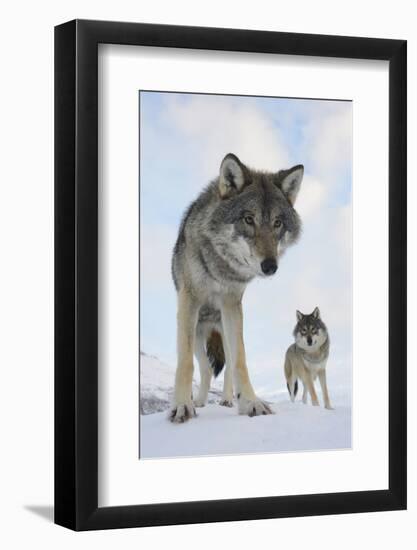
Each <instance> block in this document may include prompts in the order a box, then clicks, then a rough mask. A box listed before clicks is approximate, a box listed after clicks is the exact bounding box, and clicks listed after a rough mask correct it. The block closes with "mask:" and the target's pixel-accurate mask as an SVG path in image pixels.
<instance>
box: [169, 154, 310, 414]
mask: <svg viewBox="0 0 417 550" xmlns="http://www.w3.org/2000/svg"><path fill="white" fill-rule="evenodd" d="M303 174H304V167H303V166H302V165H300V164H299V165H296V166H293V167H292V168H290V169H287V170H281V171H279V172H276V173H272V172H264V171H257V170H253V169H250V168H248V167H247V166H246V165H245V164H243V163H242V162H241V161H240V159H239V158H238V157H237V156H236V155H234V154H233V153H229V154H227V155H226V156H225V157H224V159H223V160H222V162H221V164H220V171H219V175H218V177H217V178H215V179H214V180H213V181H212V182H211V183H210V184H209V185H208V186H207V187H206V188H205V189H204V190H203V191H202V192H201V194H200V195H199V196H198V197H197V199H196V200H195V201H194V202H193V203H192V204H191V205H190V206H189V208H188V209H187V210H186V212H185V214H184V216H183V219H182V222H181V225H180V229H179V234H178V238H177V241H176V244H175V248H174V252H173V256H172V276H173V280H174V284H175V288H176V290H177V294H178V309H177V354H178V362H177V369H176V374H175V389H174V396H173V402H172V407H171V409H170V419H171V420H172V421H173V422H184V421H185V420H188V419H189V418H192V417H193V416H196V412H195V406H202V405H204V404H205V402H206V400H207V394H208V390H209V387H210V381H211V377H212V375H213V374H215V375H217V374H219V372H220V371H221V370H222V369H223V367H224V365H225V364H226V371H225V380H224V389H223V395H222V401H221V404H223V405H226V406H232V405H233V388H234V389H235V395H236V397H237V402H238V412H239V414H247V415H249V416H255V415H260V414H271V413H272V410H271V408H270V407H269V406H268V404H267V403H265V402H263V401H262V400H260V399H259V398H258V397H257V396H256V395H255V392H254V390H253V387H252V384H251V382H250V379H249V374H248V368H247V365H246V358H245V348H244V342H243V313H242V297H243V293H244V291H245V288H246V286H247V285H248V284H249V283H250V281H252V279H254V277H257V276H259V277H271V276H272V275H274V273H275V272H276V271H277V269H278V261H279V259H280V257H281V256H282V255H283V253H284V251H285V250H286V249H287V248H288V247H289V246H290V245H292V244H293V243H295V242H296V241H297V239H298V237H299V235H300V231H301V220H300V218H299V216H298V214H297V212H296V210H295V209H294V203H295V200H296V198H297V194H298V192H299V189H300V185H301V181H302V178H303ZM194 354H195V356H196V358H197V360H198V362H199V366H200V375H201V384H200V389H199V394H198V396H197V397H196V399H195V401H194V402H193V398H192V394H191V390H192V378H193V369H194V366H193V356H194Z"/></svg>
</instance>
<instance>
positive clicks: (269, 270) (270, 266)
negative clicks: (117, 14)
mask: <svg viewBox="0 0 417 550" xmlns="http://www.w3.org/2000/svg"><path fill="white" fill-rule="evenodd" d="M261 269H262V272H263V273H265V275H273V274H274V273H275V271H276V270H277V269H278V266H277V261H276V260H274V258H267V259H266V260H264V261H263V262H261Z"/></svg>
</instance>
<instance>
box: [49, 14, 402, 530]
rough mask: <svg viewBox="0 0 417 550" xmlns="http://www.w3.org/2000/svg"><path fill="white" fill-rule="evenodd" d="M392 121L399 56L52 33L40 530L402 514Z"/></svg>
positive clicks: (398, 163)
mask: <svg viewBox="0 0 417 550" xmlns="http://www.w3.org/2000/svg"><path fill="white" fill-rule="evenodd" d="M406 112H407V108H406V42H405V41H404V40H386V39H377V38H356V37H340V36H320V35H306V34H288V33H280V32H264V31H248V30H237V29H218V28H196V27H177V26H164V25H149V24H142V23H140V24H139V23H116V22H104V21H80V20H76V21H70V22H68V23H65V24H63V25H60V26H58V27H56V29H55V270H56V271H55V293H56V294H55V304H56V310H55V522H56V523H57V524H60V525H63V526H65V527H68V528H71V529H74V530H91V529H107V528H123V527H140V526H152V525H169V524H179V523H199V522H215V521H236V520H248V519H261V518H278V517H289V516H307V515H323V514H340V513H354V512H370V511H382V510H401V509H405V508H406V430H407V425H406V405H407V404H406V395H407V394H406ZM341 473H342V475H341Z"/></svg>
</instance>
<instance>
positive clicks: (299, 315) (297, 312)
mask: <svg viewBox="0 0 417 550" xmlns="http://www.w3.org/2000/svg"><path fill="white" fill-rule="evenodd" d="M295 314H296V315H297V321H301V319H302V318H303V317H304V315H303V314H302V313H301V311H298V309H297V311H296V312H295Z"/></svg>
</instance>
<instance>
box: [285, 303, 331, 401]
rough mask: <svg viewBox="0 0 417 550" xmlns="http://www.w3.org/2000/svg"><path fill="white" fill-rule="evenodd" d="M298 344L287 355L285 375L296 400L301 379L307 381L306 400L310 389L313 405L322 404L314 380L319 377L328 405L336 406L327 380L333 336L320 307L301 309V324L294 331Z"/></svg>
mask: <svg viewBox="0 0 417 550" xmlns="http://www.w3.org/2000/svg"><path fill="white" fill-rule="evenodd" d="M293 335H294V338H295V343H294V344H292V345H291V346H290V347H289V348H288V350H287V353H286V355H285V365H284V370H285V378H286V379H287V388H288V391H289V394H290V397H291V401H294V399H295V396H296V395H297V390H298V378H300V380H301V381H302V382H303V386H304V392H303V403H307V392H308V393H309V394H310V396H311V403H312V405H315V406H318V404H319V401H318V399H317V394H316V390H315V389H314V381H315V380H316V378H317V376H318V377H319V380H320V385H321V391H322V393H323V399H324V406H325V407H326V409H332V408H333V407H332V406H331V405H330V399H329V392H328V390H327V382H326V363H327V359H328V358H329V350H330V338H329V333H328V332H327V328H326V325H325V324H324V323H323V321H322V320H321V318H320V311H319V308H318V307H316V308H315V309H314V311H313V313H310V315H304V314H303V313H301V312H300V311H297V324H296V325H295V328H294V332H293Z"/></svg>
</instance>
